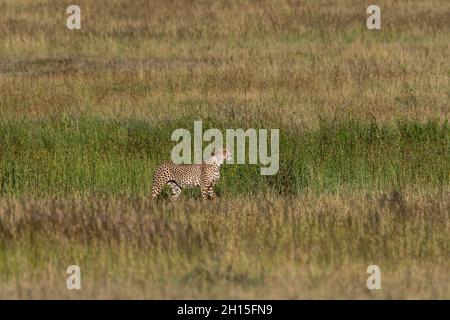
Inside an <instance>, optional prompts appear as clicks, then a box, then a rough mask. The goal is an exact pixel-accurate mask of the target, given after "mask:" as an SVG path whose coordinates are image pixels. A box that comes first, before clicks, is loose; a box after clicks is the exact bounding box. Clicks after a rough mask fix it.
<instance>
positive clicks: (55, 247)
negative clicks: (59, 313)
mask: <svg viewBox="0 0 450 320" xmlns="http://www.w3.org/2000/svg"><path fill="white" fill-rule="evenodd" d="M449 209H450V201H449V197H448V193H445V194H435V193H431V194H421V195H418V194H417V193H409V192H404V193H399V192H396V193H392V194H375V195H372V196H367V195H363V194H353V195H351V196H338V195H334V196H333V195H321V196H316V195H311V194H303V195H301V196H298V197H292V198H288V199H282V198H280V197H279V196H276V195H266V196H265V197H264V198H261V197H259V198H246V197H241V198H233V199H221V200H219V201H217V202H214V203H212V202H209V203H208V202H206V203H205V202H198V201H193V200H182V201H181V202H178V203H171V202H165V203H159V204H157V203H155V202H154V201H151V200H149V199H148V198H141V197H137V198H130V197H91V198H77V197H76V198H69V199H58V198H47V199H44V200H42V199H34V200H33V199H17V200H2V201H1V203H0V221H1V224H0V226H1V238H0V239H1V243H2V244H3V245H2V246H1V247H0V257H1V259H0V261H1V263H0V277H1V280H2V281H1V282H0V283H1V286H2V290H0V292H1V294H0V296H1V297H18V298H36V297H46V298H54V297H65V298H83V297H84V298H93V297H95V298H99V297H103V298H105V297H106V298H144V297H145V298H218V297H220V298H243V297H251V298H269V297H272V298H312V297H314V298H335V297H341V298H343V297H350V298H445V297H447V296H448V294H449V290H450V287H449V285H448V284H449V281H448V280H449V279H448V276H449V274H450V273H449V272H448V271H449V270H448V255H447V253H448V251H449V249H450V248H449V244H450V241H449V240H450V239H449V230H450V229H449V228H450V225H449V221H450V219H449V212H450V210H449ZM70 264H78V265H79V266H80V267H81V271H82V285H83V289H82V290H81V291H80V292H73V291H69V290H67V289H65V288H64V284H65V281H64V280H65V277H66V275H65V274H64V271H65V268H67V266H68V265H70ZM370 264H377V265H379V266H380V268H381V270H382V288H383V290H381V291H379V292H376V291H370V290H367V289H366V288H365V281H366V279H367V277H368V275H367V274H366V268H367V267H368V265H370ZM331 288H333V289H331ZM11 295H12V296H11Z"/></svg>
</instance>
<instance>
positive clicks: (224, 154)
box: [211, 149, 232, 165]
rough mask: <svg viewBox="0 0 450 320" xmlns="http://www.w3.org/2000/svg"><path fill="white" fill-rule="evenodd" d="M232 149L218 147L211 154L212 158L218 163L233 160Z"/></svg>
mask: <svg viewBox="0 0 450 320" xmlns="http://www.w3.org/2000/svg"><path fill="white" fill-rule="evenodd" d="M231 159H232V158H231V151H230V150H228V149H216V150H214V152H213V153H212V155H211V160H212V161H213V162H215V163H217V164H218V165H221V164H223V163H224V162H225V161H226V160H231Z"/></svg>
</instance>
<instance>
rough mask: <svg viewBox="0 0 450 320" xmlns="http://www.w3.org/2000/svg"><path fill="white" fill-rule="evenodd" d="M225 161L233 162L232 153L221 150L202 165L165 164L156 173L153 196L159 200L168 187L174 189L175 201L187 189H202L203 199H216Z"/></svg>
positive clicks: (215, 152) (173, 196) (173, 197)
mask: <svg viewBox="0 0 450 320" xmlns="http://www.w3.org/2000/svg"><path fill="white" fill-rule="evenodd" d="M225 160H231V152H230V151H229V150H227V149H219V150H216V151H214V152H213V154H212V155H211V157H210V158H209V159H207V160H205V161H203V162H202V163H201V164H174V163H172V162H164V163H163V164H161V165H160V166H159V167H158V168H157V169H156V171H155V174H154V176H153V185H152V190H151V196H152V197H153V198H155V199H156V198H157V197H158V195H159V194H160V192H161V190H162V188H163V187H164V186H165V185H168V186H169V187H170V188H171V189H172V196H171V198H172V199H173V200H176V199H177V198H178V197H179V196H180V194H181V190H182V189H183V188H185V187H200V190H201V194H202V199H208V197H209V198H211V199H214V198H216V194H215V193H214V185H215V184H216V183H217V181H219V178H220V166H221V165H222V164H223V163H224V162H225Z"/></svg>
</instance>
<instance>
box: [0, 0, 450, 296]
mask: <svg viewBox="0 0 450 320" xmlns="http://www.w3.org/2000/svg"><path fill="white" fill-rule="evenodd" d="M70 4H73V3H68V2H65V1H41V0H38V1H31V0H15V1H12V0H7V1H5V0H0V298H3V299H7V298H22V299H23V298H33V299H36V298H74V299H78V298H94V299H95V298H139V299H153V298H160V299H161V298H162V299H167V298H274V299H279V298H290V299H299V298H331V299H336V298H338V299H339V298H356V299H359V298H369V299H372V298H374V299H391V298H401V299H417V298H438V299H449V298H450V264H449V263H450V124H449V123H448V119H449V116H450V82H449V80H450V2H449V1H446V0H425V1H403V0H402V1H378V2H377V5H379V6H380V7H381V12H382V28H381V30H380V31H370V30H367V28H366V18H367V16H368V15H367V14H366V8H367V6H368V5H369V4H371V3H366V2H364V1H350V0H344V1H282V0H280V1H225V0H223V1H222V0H219V1H118V0H110V1H77V3H76V4H77V5H79V6H80V8H81V25H82V28H81V30H68V29H67V28H66V26H65V23H66V18H67V14H66V8H67V6H68V5H70ZM194 120H203V125H204V128H205V129H206V128H218V129H221V130H224V129H226V128H242V129H244V130H245V129H248V128H267V129H271V128H277V129H280V168H279V172H278V174H277V175H274V176H261V175H260V171H259V169H260V166H259V165H249V164H247V165H232V164H229V165H225V166H224V167H223V168H222V175H221V180H220V182H219V183H218V185H217V188H216V190H217V193H218V194H219V198H218V200H215V201H209V202H205V201H201V200H200V199H199V192H198V190H186V191H185V192H183V199H180V200H179V201H177V202H172V201H169V200H168V199H166V198H167V190H166V191H165V192H164V194H163V195H162V197H161V199H159V200H158V201H152V200H151V199H149V198H148V195H149V191H150V186H151V178H152V175H153V172H154V170H155V168H156V166H157V165H158V164H159V163H160V162H162V161H166V160H169V159H170V151H171V149H172V148H173V146H174V145H175V142H173V141H171V133H172V132H173V130H175V129H177V128H186V129H189V130H192V129H193V121H194ZM373 264H375V265H379V266H380V268H381V272H382V289H381V290H368V289H367V287H366V280H367V277H368V276H369V275H368V274H367V273H366V269H367V267H368V266H369V265H373ZM69 265H79V266H80V268H81V273H82V280H81V281H82V289H81V290H79V291H77V290H68V289H66V278H67V274H66V273H65V271H66V268H67V267H68V266H69Z"/></svg>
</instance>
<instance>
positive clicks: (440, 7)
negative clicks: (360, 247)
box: [0, 0, 450, 127]
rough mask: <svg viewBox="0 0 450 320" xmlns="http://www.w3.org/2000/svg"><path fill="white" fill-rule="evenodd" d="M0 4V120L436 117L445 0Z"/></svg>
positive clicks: (444, 72) (440, 104) (444, 109)
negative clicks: (371, 4) (378, 26)
mask: <svg viewBox="0 0 450 320" xmlns="http://www.w3.org/2000/svg"><path fill="white" fill-rule="evenodd" d="M3 2H4V6H2V11H3V13H4V14H3V15H2V16H1V17H0V26H1V27H0V78H1V83H2V84H1V86H0V115H1V117H2V118H7V117H17V116H31V117H49V116H59V115H60V114H61V113H65V114H68V115H74V116H79V115H80V114H81V113H87V114H96V115H101V116H105V117H115V118H130V117H131V118H140V119H143V120H148V121H160V120H163V119H167V118H173V117H178V118H182V117H184V116H187V115H192V114H195V115H196V116H198V117H203V118H207V117H213V118H218V119H219V120H224V121H226V120H227V119H233V118H235V117H241V118H250V119H253V118H263V119H268V118H273V117H276V118H280V119H282V121H283V122H286V123H288V124H293V125H295V126H300V127H312V126H315V125H316V124H317V121H318V119H319V118H327V119H329V118H334V117H340V116H342V115H348V114H352V115H353V116H355V117H360V118H363V119H367V118H369V119H371V118H376V119H378V120H380V121H392V120H393V119H398V118H399V117H401V118H403V117H405V118H410V119H418V120H423V119H429V118H440V119H448V117H449V112H450V103H449V99H450V92H449V89H448V88H449V84H450V83H449V74H448V70H449V69H450V62H449V61H450V48H449V44H450V43H449V41H448V37H449V34H450V27H449V23H448V21H449V17H450V5H449V2H448V1H444V0H429V1H421V2H410V1H381V2H380V3H378V4H379V5H380V7H381V8H382V30H381V31H380V32H376V31H369V30H367V29H366V28H365V19H366V14H365V10H366V5H367V4H366V3H365V2H363V1H339V2H332V1H212V2H209V1H206V2H200V3H197V2H190V3H186V2H185V1H151V2H150V1H148V2H147V1H133V2H132V3H131V4H130V3H129V2H128V1H117V0H115V1H107V2H106V1H95V2H94V1H79V5H80V7H81V8H82V29H81V30H79V31H69V30H67V29H66V27H65V19H66V15H65V7H66V3H65V2H63V1H49V2H45V1H39V2H36V1H14V2H13V1H6V2H5V1H3Z"/></svg>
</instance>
